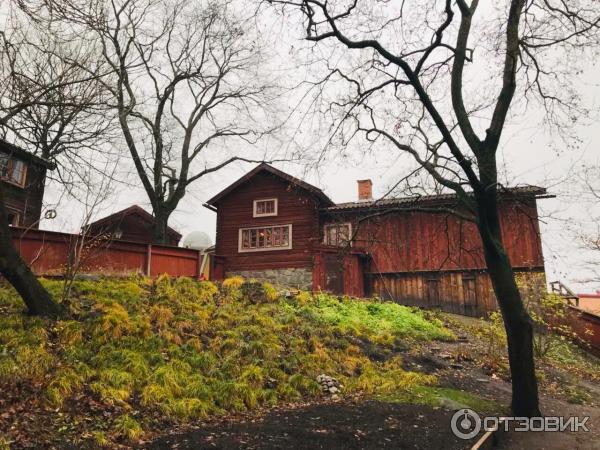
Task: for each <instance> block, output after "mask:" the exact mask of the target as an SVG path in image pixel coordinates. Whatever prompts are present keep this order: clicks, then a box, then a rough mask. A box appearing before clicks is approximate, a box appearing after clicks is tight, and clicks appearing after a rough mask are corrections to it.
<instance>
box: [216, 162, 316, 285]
mask: <svg viewBox="0 0 600 450" xmlns="http://www.w3.org/2000/svg"><path fill="white" fill-rule="evenodd" d="M261 198H277V201H278V212H277V216H273V217H253V202H254V200H257V199H261ZM319 206H320V203H319V201H318V199H316V198H315V197H314V195H311V194H310V193H309V192H307V191H305V190H304V189H301V188H298V187H296V186H294V185H293V184H291V183H290V182H287V181H285V180H282V179H281V178H279V177H276V176H274V175H272V174H269V173H266V172H260V173H258V174H256V175H255V176H254V177H252V178H250V179H249V180H248V181H247V182H246V183H245V184H244V185H243V186H242V187H240V188H238V189H236V190H234V191H233V192H231V193H229V194H228V195H227V196H225V197H224V198H222V199H220V200H219V203H218V209H217V236H216V244H215V254H216V258H217V259H216V260H217V261H219V262H220V264H222V265H223V268H222V269H218V270H222V273H223V274H225V273H227V272H229V271H238V270H262V269H278V268H312V266H313V251H312V248H313V246H314V244H315V243H316V240H318V236H319V231H318V226H319V223H318V218H319V216H318V209H319ZM287 224H292V248H291V249H289V250H269V251H257V252H247V253H239V252H238V241H239V230H240V228H246V227H258V226H272V225H287ZM217 273H219V272H217Z"/></svg>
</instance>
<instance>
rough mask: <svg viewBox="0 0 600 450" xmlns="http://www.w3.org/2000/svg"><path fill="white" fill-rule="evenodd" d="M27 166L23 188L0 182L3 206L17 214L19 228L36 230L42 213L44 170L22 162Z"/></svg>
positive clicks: (41, 167) (38, 166)
mask: <svg viewBox="0 0 600 450" xmlns="http://www.w3.org/2000/svg"><path fill="white" fill-rule="evenodd" d="M24 162H25V163H26V164H27V165H28V166H27V172H26V174H25V184H24V186H17V185H15V184H13V183H8V182H6V181H3V180H0V183H2V189H3V190H4V201H5V206H6V208H7V210H8V211H9V212H13V211H14V212H17V213H18V214H19V226H23V227H31V228H38V226H39V220H40V216H41V213H42V202H43V198H44V184H45V181H46V168H45V167H43V166H40V165H36V164H34V163H29V162H27V161H24Z"/></svg>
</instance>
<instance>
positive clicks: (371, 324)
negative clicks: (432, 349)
mask: <svg viewBox="0 0 600 450" xmlns="http://www.w3.org/2000/svg"><path fill="white" fill-rule="evenodd" d="M316 299H317V302H316V303H315V304H314V305H313V306H312V307H311V308H312V311H313V312H314V313H315V315H316V316H317V317H318V318H320V319H321V320H323V321H324V322H326V323H327V324H329V325H336V326H338V327H340V328H341V329H342V330H343V331H349V332H353V333H368V334H377V335H380V336H382V337H385V334H386V333H388V334H389V335H395V336H403V337H412V338H416V339H420V340H432V339H441V340H453V339H454V338H455V336H454V335H453V334H452V332H450V331H449V330H447V329H445V328H444V327H443V326H442V324H441V322H440V321H438V320H437V319H430V320H427V319H426V318H425V317H424V315H423V313H421V312H420V311H419V310H417V309H413V308H409V307H407V306H401V305H398V304H396V303H382V302H378V301H373V300H354V299H348V298H342V299H338V298H335V297H331V296H328V295H319V296H317V297H316Z"/></svg>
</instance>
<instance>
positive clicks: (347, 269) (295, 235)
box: [205, 164, 547, 315]
mask: <svg viewBox="0 0 600 450" xmlns="http://www.w3.org/2000/svg"><path fill="white" fill-rule="evenodd" d="M371 189H372V183H371V181H370V180H359V182H358V194H359V199H358V200H357V201H356V202H350V203H342V204H335V203H334V202H333V201H332V200H331V199H330V198H329V197H327V196H326V195H325V194H324V193H323V191H321V190H320V189H319V188H317V187H315V186H312V185H310V184H308V183H305V182H304V181H302V180H299V179H297V178H294V177H292V176H290V175H288V174H286V173H284V172H281V171H279V170H277V169H275V168H273V167H271V166H269V165H267V164H261V165H259V166H257V167H256V168H255V169H254V170H252V171H251V172H249V173H248V174H246V175H245V176H244V177H242V178H240V179H239V180H237V181H236V182H235V183H233V184H232V185H231V186H229V187H228V188H226V189H225V190H223V191H222V192H220V193H219V194H217V195H216V196H214V197H213V198H212V199H210V200H209V201H208V202H207V203H206V205H205V206H207V207H208V208H210V209H212V210H213V211H215V212H216V213H217V237H216V244H215V256H214V261H215V266H214V273H213V277H214V278H215V279H223V278H224V277H227V276H231V275H242V276H244V277H249V278H257V279H265V280H270V281H273V282H276V283H279V284H282V285H288V286H295V287H300V288H312V289H314V290H326V291H330V292H334V293H338V294H347V295H353V296H359V297H360V296H372V295H376V296H379V297H382V298H385V299H391V300H395V301H398V302H400V303H403V304H408V305H416V306H428V307H435V308H441V309H444V310H448V311H453V312H456V313H461V314H467V315H479V314H482V313H484V312H485V311H490V310H493V309H495V308H496V301H495V298H494V294H493V292H492V286H491V282H490V278H489V276H488V274H487V272H486V270H485V268H486V266H485V261H484V258H483V250H482V244H481V240H480V238H479V234H478V231H477V229H476V226H475V225H474V224H473V223H471V222H468V221H465V220H462V219H460V218H459V217H458V216H456V215H452V214H449V213H447V212H443V211H442V208H443V209H448V208H452V207H454V206H456V205H457V199H456V197H455V196H454V195H453V194H444V195H436V196H429V197H420V198H393V199H385V200H374V199H373V198H372V195H371ZM546 196H547V195H546V190H545V189H543V188H539V187H534V186H526V187H521V188H512V189H509V190H508V191H506V192H505V193H503V194H501V200H500V208H501V215H502V232H503V239H504V243H505V246H506V248H507V251H508V253H509V257H510V260H511V262H512V264H513V268H514V270H515V272H517V273H519V274H520V277H521V279H525V280H527V279H529V278H530V279H531V280H532V282H533V281H535V282H536V283H539V282H540V281H539V280H540V279H541V280H543V275H544V261H543V255H542V246H541V240H540V231H539V224H538V216H537V203H536V202H537V199H539V198H544V197H546Z"/></svg>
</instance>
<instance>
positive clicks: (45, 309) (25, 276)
mask: <svg viewBox="0 0 600 450" xmlns="http://www.w3.org/2000/svg"><path fill="white" fill-rule="evenodd" d="M0 274H2V275H3V276H4V277H5V278H6V279H7V280H8V282H9V283H10V284H11V285H12V286H13V287H14V288H15V289H16V290H17V292H18V293H19V295H20V296H21V298H22V299H23V301H24V302H25V304H26V305H27V310H28V312H29V314H31V315H36V316H47V317H52V318H57V317H59V316H60V315H61V313H62V308H61V306H60V305H59V304H58V303H56V302H55V301H54V300H53V299H52V296H51V295H50V293H49V292H48V291H47V290H46V289H44V286H42V284H41V283H40V282H39V281H38V279H37V278H36V277H35V275H34V274H33V272H32V271H31V270H30V269H29V267H28V266H27V264H25V262H23V260H22V259H21V256H20V255H19V253H18V252H17V250H16V249H15V248H14V246H13V244H12V234H11V232H10V228H9V226H8V216H7V214H6V209H5V208H4V192H3V189H2V185H1V184H0Z"/></svg>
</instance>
